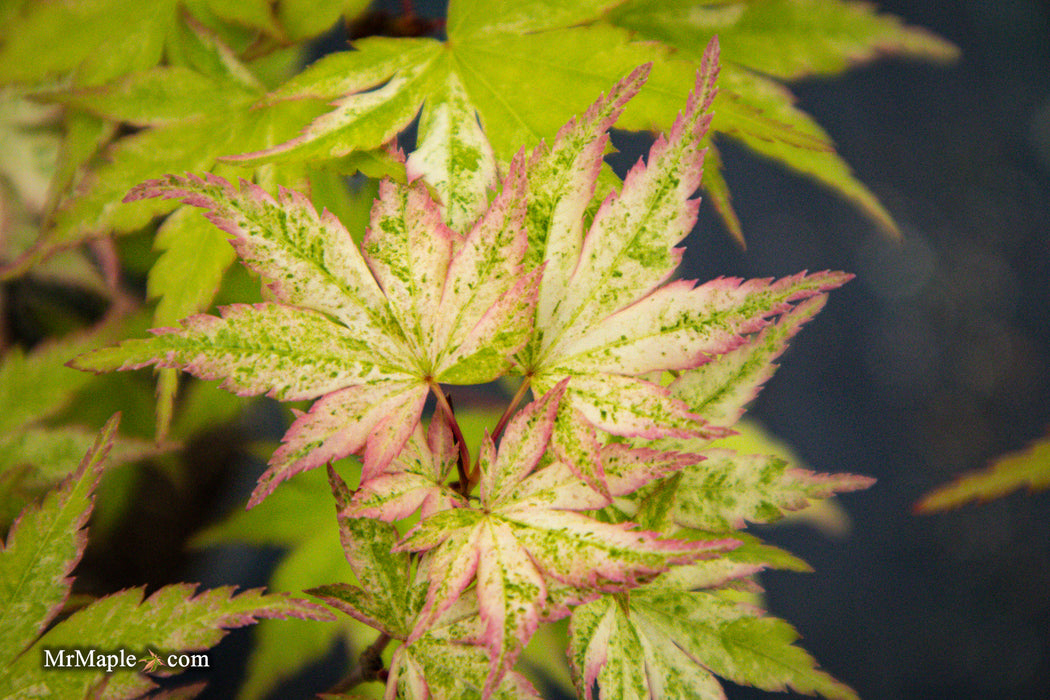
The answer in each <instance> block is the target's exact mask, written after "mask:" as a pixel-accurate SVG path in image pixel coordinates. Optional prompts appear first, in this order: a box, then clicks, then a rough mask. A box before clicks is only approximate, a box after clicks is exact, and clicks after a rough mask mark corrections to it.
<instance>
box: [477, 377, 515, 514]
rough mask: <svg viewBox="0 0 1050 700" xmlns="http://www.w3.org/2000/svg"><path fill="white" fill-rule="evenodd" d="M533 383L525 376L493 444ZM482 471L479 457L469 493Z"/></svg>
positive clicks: (505, 412) (511, 401) (501, 418)
mask: <svg viewBox="0 0 1050 700" xmlns="http://www.w3.org/2000/svg"><path fill="white" fill-rule="evenodd" d="M531 383H532V375H529V374H527V375H525V380H524V381H523V382H522V383H521V386H519V387H518V390H517V392H515V394H514V398H512V399H511V400H510V403H509V404H507V409H506V410H505V411H503V415H502V416H500V417H499V422H498V423H496V428H495V429H494V430H493V431H492V441H493V442H495V441H496V440H499V436H500V435H502V434H503V429H504V428H506V427H507V423H508V422H509V421H510V418H511V416H513V415H514V411H515V410H516V409H517V408H518V404H520V403H521V402H522V400H524V398H525V392H527V391H528V390H529V385H530V384H531ZM480 471H481V460H480V455H479V459H478V463H477V464H475V465H474V467H473V469H471V470H470V477H469V479H468V483H469V485H470V486H469V488H468V489H467V491H468V493H469V491H470V489H472V488H474V484H476V483H478V479H480V478H481V474H480V473H479V472H480ZM464 495H466V494H464Z"/></svg>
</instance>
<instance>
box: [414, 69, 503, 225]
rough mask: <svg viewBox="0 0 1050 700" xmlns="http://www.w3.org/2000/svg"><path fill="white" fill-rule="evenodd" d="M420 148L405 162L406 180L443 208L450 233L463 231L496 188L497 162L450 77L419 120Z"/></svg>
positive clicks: (460, 88) (437, 86)
mask: <svg viewBox="0 0 1050 700" xmlns="http://www.w3.org/2000/svg"><path fill="white" fill-rule="evenodd" d="M419 134H420V138H419V145H418V146H417V147H416V150H415V151H413V152H412V155H411V156H409V159H408V163H407V166H408V174H409V177H412V178H415V177H422V178H423V180H424V181H425V182H426V183H427V184H428V185H430V186H431V187H432V188H433V189H434V191H436V192H437V193H438V198H439V200H440V202H441V204H442V206H443V208H444V215H445V222H446V223H447V224H448V225H449V227H451V228H452V230H453V231H458V232H461V233H466V231H467V229H468V228H469V226H470V225H471V224H473V223H474V221H475V220H476V219H477V218H478V216H479V215H480V214H481V213H482V212H483V211H484V210H485V208H486V207H487V206H488V194H489V191H490V190H494V189H495V188H496V184H497V178H496V159H495V156H494V155H493V153H492V147H491V146H490V145H489V141H488V139H487V138H485V134H484V133H483V132H482V130H481V125H480V124H479V123H478V117H477V114H476V113H475V111H474V108H473V106H472V105H471V104H470V101H469V98H468V96H467V94H466V91H465V89H464V88H463V82H462V80H461V79H460V78H459V76H458V75H457V74H456V73H455V72H453V71H447V72H446V73H445V75H444V84H438V82H437V80H435V86H434V92H433V94H432V95H431V96H430V97H429V98H428V99H427V101H426V103H425V104H424V106H423V114H422V116H421V117H420V120H419Z"/></svg>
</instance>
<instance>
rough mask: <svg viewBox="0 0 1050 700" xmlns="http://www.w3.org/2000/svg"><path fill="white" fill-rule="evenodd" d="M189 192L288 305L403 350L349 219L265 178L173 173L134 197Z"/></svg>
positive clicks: (389, 349) (392, 353)
mask: <svg viewBox="0 0 1050 700" xmlns="http://www.w3.org/2000/svg"><path fill="white" fill-rule="evenodd" d="M155 197H162V198H166V199H167V198H171V199H181V200H183V201H185V202H186V203H188V204H192V205H194V206H199V207H204V208H206V209H208V213H207V214H206V216H207V217H208V218H209V220H210V221H211V222H212V223H214V224H215V225H216V226H218V227H219V228H220V229H222V230H223V231H225V232H226V233H227V234H228V235H229V236H231V237H232V239H233V245H234V248H235V249H236V251H237V254H238V255H239V256H240V258H241V259H242V260H243V261H244V263H245V264H246V265H248V266H249V267H251V268H252V269H254V270H256V271H257V272H259V273H260V274H262V275H264V276H265V277H267V278H268V279H269V280H272V281H271V282H270V284H269V287H270V290H271V291H272V292H273V293H274V294H275V295H276V296H277V298H278V299H280V300H281V301H284V302H285V303H288V304H293V305H296V306H304V307H308V308H311V309H314V310H316V311H320V312H323V313H326V314H328V315H330V316H333V317H334V318H336V319H338V320H339V321H340V322H341V323H342V324H343V325H345V326H346V327H347V328H352V329H354V332H355V334H356V335H357V337H358V339H359V343H358V345H361V344H364V343H366V344H367V345H368V346H369V347H370V348H371V350H372V352H374V353H376V355H377V356H378V357H377V359H378V358H388V359H392V358H397V357H399V356H400V355H402V354H403V347H402V346H401V344H400V343H399V342H398V336H399V329H398V328H397V326H396V324H395V323H394V321H393V319H392V318H391V317H390V311H389V309H388V308H387V305H386V300H385V299H384V297H383V293H382V291H381V290H380V288H379V286H378V285H377V284H376V281H375V280H374V279H373V277H372V274H371V273H370V272H369V269H368V266H367V264H366V262H365V259H364V258H363V257H362V256H361V253H360V251H358V249H357V247H356V246H355V245H354V243H353V240H352V239H351V238H350V235H349V233H347V231H346V229H345V228H344V227H343V225H342V223H341V222H340V221H339V220H338V219H336V218H335V217H334V216H332V215H331V214H328V213H322V214H320V215H318V213H317V211H316V210H315V209H314V208H313V206H312V205H311V204H310V203H309V201H308V200H307V199H306V198H305V197H304V196H303V195H301V194H299V193H297V192H294V191H291V190H283V191H282V192H281V193H280V196H279V198H278V199H274V198H273V197H271V196H270V195H269V194H267V192H266V191H265V190H263V189H262V188H261V187H259V186H257V185H253V184H251V183H246V182H242V183H241V187H240V188H239V189H238V188H235V187H234V186H233V185H231V184H230V183H228V182H226V181H225V180H223V179H222V178H219V177H216V176H214V175H208V176H206V177H205V178H203V179H202V178H199V177H196V176H193V175H188V176H186V177H176V176H167V177H165V178H163V179H161V180H153V181H149V182H146V183H143V184H141V185H139V186H137V187H136V188H135V189H134V190H132V192H131V193H130V194H129V195H128V199H129V200H132V201H138V200H140V199H148V198H155Z"/></svg>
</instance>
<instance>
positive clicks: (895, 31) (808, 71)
mask: <svg viewBox="0 0 1050 700" xmlns="http://www.w3.org/2000/svg"><path fill="white" fill-rule="evenodd" d="M608 21H610V22H612V23H613V24H616V25H618V26H621V27H624V28H627V29H630V30H631V31H632V32H634V33H635V36H636V38H638V39H649V40H654V41H659V42H661V43H663V44H666V45H668V46H673V47H674V48H675V49H676V50H677V51H679V52H681V54H680V55H682V56H684V57H688V58H692V59H694V60H698V59H700V57H701V55H700V47H702V46H704V44H705V43H706V42H707V40H708V39H709V38H710V37H711V36H712V35H717V36H718V37H719V41H720V43H721V45H722V52H723V55H724V56H725V57H726V58H727V60H726V62H725V64H724V66H723V74H722V96H721V98H720V99H718V100H716V102H715V106H714V109H715V112H716V113H717V114H718V118H717V119H716V120H715V123H714V129H715V130H716V131H717V132H719V133H723V134H725V135H726V136H729V137H731V138H733V139H735V140H739V141H741V142H742V143H744V144H745V145H746V146H747V147H748V148H750V149H752V150H753V151H755V152H757V153H759V154H761V155H763V156H766V157H767V158H772V159H774V160H776V161H778V162H780V163H781V164H783V165H785V166H787V167H789V168H791V169H792V170H795V171H796V172H799V173H802V174H804V175H806V176H808V177H811V178H813V179H815V180H817V181H818V182H820V183H822V184H823V185H825V186H827V187H829V188H831V189H832V190H834V191H836V192H837V193H838V194H840V195H842V196H843V197H846V198H847V199H849V200H850V201H851V202H853V203H854V204H855V205H856V206H858V207H860V209H861V210H863V211H864V212H865V213H866V214H867V215H868V216H870V217H871V218H872V219H873V220H875V221H876V222H877V223H878V224H879V225H880V226H881V227H882V228H883V229H884V230H886V231H888V232H890V233H892V234H894V235H899V231H898V230H897V226H896V224H895V223H894V221H893V218H892V217H891V215H890V213H889V212H888V211H886V209H885V208H884V207H883V206H882V204H881V203H880V202H879V201H878V199H877V198H876V197H875V195H874V194H873V193H872V192H871V191H870V190H869V189H868V188H867V187H866V186H865V185H864V184H863V183H861V182H860V181H859V180H857V179H856V177H854V175H853V173H852V171H851V169H850V167H849V165H847V164H846V162H845V161H843V160H842V158H841V157H839V155H838V154H837V153H836V152H835V147H834V144H833V142H832V140H831V138H830V137H829V136H828V134H827V133H826V132H825V131H824V130H823V129H822V128H821V127H820V125H819V124H817V122H816V121H815V120H814V119H813V118H812V117H811V116H809V115H808V114H806V113H805V112H803V111H802V110H800V109H798V108H797V107H795V106H794V102H795V99H794V97H793V96H792V95H791V93H790V92H789V91H788V90H787V89H786V88H784V87H783V86H782V85H781V84H780V83H779V82H778V80H797V79H799V78H804V77H806V76H810V75H833V74H836V73H841V72H844V71H845V70H847V69H849V68H850V67H852V66H855V65H858V64H861V63H864V62H867V61H871V60H874V59H875V58H878V57H879V56H883V55H887V54H890V55H892V54H900V55H904V56H910V57H915V58H922V59H927V60H933V61H938V62H948V61H951V60H954V59H955V58H956V57H957V56H958V50H957V49H956V48H955V47H954V46H953V45H952V44H950V43H948V42H947V41H945V40H943V39H940V38H938V37H936V36H934V35H933V34H931V33H929V32H927V31H924V30H922V29H918V28H915V27H907V26H905V25H904V24H903V23H902V22H901V21H900V20H899V19H898V18H896V17H894V16H893V15H887V14H880V13H877V12H876V10H875V8H874V6H873V5H869V4H867V3H860V2H843V1H842V0H762V1H761V2H759V1H755V0H751V1H748V2H729V1H726V2H708V1H707V0H691V1H689V0H687V1H686V2H682V1H681V0H657V2H649V1H648V0H642V1H639V0H633V1H631V2H626V3H623V4H621V5H619V6H617V7H615V8H614V9H613V10H612V11H611V12H610V14H609V16H608ZM714 158H715V163H717V169H716V170H714V169H712V168H710V167H709V169H708V172H707V174H706V177H705V183H704V187H705V189H706V190H707V191H708V192H709V193H710V194H711V195H712V197H713V201H714V204H715V207H716V208H717V209H718V211H719V213H720V214H721V215H722V218H723V219H724V220H725V222H726V224H727V226H728V227H729V229H730V231H731V232H732V233H733V234H734V236H735V237H736V238H737V239H738V240H740V241H741V242H743V233H742V232H741V230H740V223H739V220H738V219H737V217H736V214H735V212H734V211H733V207H732V204H731V203H730V199H729V190H728V188H727V187H726V185H725V181H724V179H723V177H722V174H721V172H720V171H721V170H722V167H721V163H720V159H718V156H717V153H714ZM709 162H710V159H709Z"/></svg>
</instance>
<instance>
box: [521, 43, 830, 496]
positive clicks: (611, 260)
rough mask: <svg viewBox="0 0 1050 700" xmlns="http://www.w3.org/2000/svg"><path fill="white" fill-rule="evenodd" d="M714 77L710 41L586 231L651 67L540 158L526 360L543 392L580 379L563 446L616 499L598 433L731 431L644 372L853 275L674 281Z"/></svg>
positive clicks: (689, 364)
mask: <svg viewBox="0 0 1050 700" xmlns="http://www.w3.org/2000/svg"><path fill="white" fill-rule="evenodd" d="M717 73H718V44H717V41H712V42H711V44H710V46H709V47H708V49H707V51H706V53H705V56H704V61H703V63H702V66H701V70H700V71H699V73H698V76H697V83H696V87H695V90H694V92H693V93H692V95H691V96H690V98H689V101H688V104H687V106H686V109H685V111H684V112H683V113H682V114H681V115H679V118H678V119H677V121H676V122H675V124H674V126H673V128H672V129H671V131H670V133H669V134H668V135H667V137H666V138H665V137H664V136H663V135H659V136H658V137H657V139H656V142H655V143H654V144H653V147H652V149H651V150H650V152H649V156H648V159H647V160H646V161H645V162H639V163H638V164H636V165H635V166H634V167H633V168H632V169H631V170H630V172H629V173H628V175H627V177H626V179H625V180H624V183H623V187H622V189H621V190H620V191H619V192H618V193H616V192H614V193H612V194H610V195H609V196H608V197H607V198H606V199H605V200H604V201H603V202H602V204H601V206H600V207H599V209H598V211H597V213H596V214H595V215H594V218H593V221H592V222H591V224H590V227H589V228H588V229H586V231H585V230H584V220H585V217H584V213H585V211H586V208H587V206H588V204H589V203H590V201H591V197H592V196H593V194H594V192H595V183H596V181H597V178H598V173H599V169H600V166H601V157H602V154H603V151H604V147H605V145H606V143H607V135H606V132H607V131H608V129H609V128H610V127H611V125H612V124H613V123H614V122H615V120H616V118H617V116H618V115H619V113H620V112H621V111H622V109H623V107H624V105H625V104H626V103H627V101H628V100H629V99H630V98H631V97H633V96H634V94H635V93H636V92H637V91H638V89H639V88H640V87H641V85H642V83H643V82H644V80H645V78H646V74H647V69H646V68H645V67H643V68H640V69H638V70H636V71H635V72H634V73H632V74H631V75H630V76H628V77H627V78H625V79H624V80H623V81H621V82H620V83H619V84H618V85H617V86H616V87H615V88H614V89H613V90H612V91H611V92H610V94H609V96H608V97H606V98H602V99H600V100H599V101H598V102H596V103H595V104H594V106H593V107H591V109H590V110H588V111H587V112H586V113H585V114H584V115H583V116H582V117H581V118H580V119H578V120H573V121H572V122H570V123H569V124H568V125H566V127H565V128H564V129H562V131H561V132H559V134H558V136H557V137H556V138H555V140H554V143H553V145H552V146H550V147H549V148H548V147H547V146H546V145H544V144H540V146H538V147H537V149H536V150H535V152H534V153H533V154H532V157H531V160H530V164H529V191H530V201H529V205H528V211H527V216H526V221H527V225H528V227H529V231H528V236H529V243H530V252H529V255H530V256H532V257H531V258H530V260H532V261H534V262H539V261H544V263H545V265H546V268H545V271H544V275H543V279H542V281H541V283H540V288H539V299H538V302H537V305H536V322H535V330H534V333H533V336H532V338H531V339H530V341H529V343H528V344H526V346H525V347H524V348H523V349H522V350H521V351H520V352H519V353H518V355H517V359H518V363H519V365H520V368H521V371H522V372H523V373H524V374H526V375H527V376H529V377H531V382H532V386H533V387H534V388H535V390H536V392H537V393H542V392H546V391H549V390H550V389H551V388H552V387H553V386H555V385H556V384H558V383H559V382H561V381H562V380H563V379H565V378H567V377H568V378H571V381H570V382H569V384H568V389H567V391H566V395H565V399H566V400H565V401H564V402H563V403H562V415H561V416H559V420H558V422H557V423H556V425H555V431H554V438H553V446H554V450H555V452H556V453H557V454H558V457H559V458H560V459H561V460H563V461H564V462H566V463H567V464H568V465H569V466H570V467H571V468H572V469H573V470H574V472H575V473H577V474H578V475H579V476H580V477H581V478H583V479H584V480H585V481H586V482H587V483H589V484H590V485H591V486H592V487H593V488H595V489H596V490H597V491H598V492H599V493H601V494H602V495H604V496H605V497H606V498H607V499H608V498H610V497H611V494H610V491H609V488H608V485H607V483H606V477H605V474H604V468H603V465H602V463H601V459H600V450H599V446H600V444H601V442H602V439H601V438H600V437H599V434H600V432H606V433H612V434H614V435H619V436H625V437H634V438H644V439H656V438H662V437H695V436H706V437H717V436H718V435H721V434H724V433H723V432H722V431H721V430H720V429H717V428H712V427H709V426H707V425H706V423H705V421H704V420H703V419H702V417H701V416H700V415H698V414H697V413H696V412H695V411H693V410H692V409H691V407H690V406H689V405H688V404H687V403H686V402H685V401H683V400H681V399H680V398H678V397H676V396H675V395H674V394H673V393H672V391H671V390H670V389H669V388H668V387H665V386H661V385H659V384H657V383H654V382H652V381H650V380H648V379H647V378H645V375H648V374H649V373H654V372H656V373H659V372H661V371H682V370H688V369H692V368H695V367H698V366H701V365H703V364H704V363H706V362H708V361H709V360H710V359H711V358H713V357H716V356H718V355H720V354H724V353H727V352H730V351H732V350H734V349H735V348H737V347H739V346H741V345H743V344H744V343H745V342H746V339H747V337H748V336H749V335H751V334H754V333H757V332H759V331H761V330H762V328H763V327H765V326H766V325H767V324H768V323H769V322H770V319H772V318H773V317H775V316H777V315H778V314H782V313H785V312H788V311H790V310H791V308H792V305H793V303H795V302H801V301H803V300H805V299H808V298H811V297H814V296H817V295H819V294H821V293H822V292H824V291H827V290H829V289H832V288H834V287H837V286H839V285H841V284H842V283H843V282H845V281H846V280H847V279H849V276H848V275H844V274H841V273H818V274H815V275H808V276H807V275H798V276H795V277H789V278H785V279H782V280H778V281H770V280H749V281H746V282H745V281H741V280H736V279H716V280H713V281H711V282H708V283H706V284H702V285H699V286H697V285H696V284H695V283H694V282H690V281H684V280H680V281H675V282H670V283H668V280H669V279H670V277H671V275H672V274H673V273H674V270H675V269H676V268H677V266H678V263H679V261H680V259H681V255H682V250H681V249H680V248H677V247H676V246H677V245H678V244H679V243H680V242H681V241H682V239H683V238H685V236H686V235H687V234H688V233H689V231H690V230H691V229H692V227H693V224H694V222H695V221H696V212H697V206H698V203H699V200H698V199H690V197H692V195H693V194H694V193H695V192H696V190H697V188H698V187H699V185H700V178H701V174H702V170H703V167H702V166H703V155H704V149H703V148H702V146H701V141H702V139H703V137H704V135H705V134H706V131H707V127H708V124H709V122H710V120H711V114H710V113H709V110H710V106H711V104H712V100H713V98H714V95H715V81H716V77H717Z"/></svg>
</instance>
